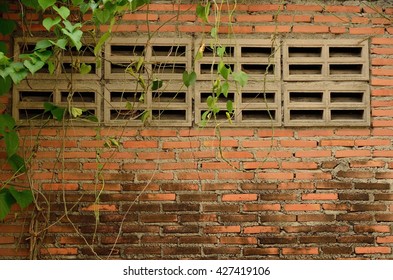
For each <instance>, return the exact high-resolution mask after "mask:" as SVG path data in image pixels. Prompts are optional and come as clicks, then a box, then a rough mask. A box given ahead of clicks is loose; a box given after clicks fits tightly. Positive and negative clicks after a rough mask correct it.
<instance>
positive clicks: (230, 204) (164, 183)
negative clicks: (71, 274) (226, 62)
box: [0, 1, 393, 259]
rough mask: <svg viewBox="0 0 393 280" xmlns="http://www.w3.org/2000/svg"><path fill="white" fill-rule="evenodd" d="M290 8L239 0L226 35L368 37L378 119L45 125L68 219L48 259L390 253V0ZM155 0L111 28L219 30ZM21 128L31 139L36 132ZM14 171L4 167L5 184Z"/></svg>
mask: <svg viewBox="0 0 393 280" xmlns="http://www.w3.org/2000/svg"><path fill="white" fill-rule="evenodd" d="M260 2H264V3H266V2H267V1H260ZM290 2H291V3H293V2H296V1H290ZM300 2H303V3H304V1H300ZM307 2H308V1H307ZM310 2H313V1H310ZM329 2H332V3H334V4H331V5H330V4H329ZM383 2H384V1H381V3H383ZM291 3H288V4H284V5H283V6H281V5H276V4H250V5H246V4H238V5H237V6H236V12H235V13H234V17H233V19H232V21H233V26H232V28H229V27H228V25H227V24H226V22H225V21H228V18H229V17H228V16H225V13H226V12H225V11H224V14H223V17H222V20H223V21H224V23H223V24H222V27H221V29H220V32H222V33H227V32H229V30H232V31H233V32H234V33H237V34H248V35H251V36H253V37H256V36H259V37H261V38H269V37H270V36H271V35H272V34H273V33H274V32H278V33H279V35H280V36H283V37H287V38H322V37H323V38H359V39H369V40H370V42H371V43H370V46H371V47H370V65H371V66H370V67H371V69H370V72H371V75H372V76H371V79H370V84H371V108H372V110H371V114H372V122H371V123H372V124H371V126H370V127H361V128H348V127H326V128H321V127H316V128H312V127H311V128H302V127H299V128H276V129H275V130H274V131H272V129H270V128H247V127H245V128H238V129H234V128H228V129H222V130H221V137H222V138H221V142H220V141H219V140H218V138H217V135H216V132H215V131H214V129H211V128H203V129H198V128H196V127H194V128H182V127H180V128H178V129H175V128H159V129H158V128H153V127H147V128H130V127H128V128H125V129H124V130H123V128H121V127H120V128H119V127H103V128H101V129H95V128H78V127H72V128H69V129H68V130H67V131H66V132H65V133H64V131H63V130H62V129H60V128H45V129H43V130H42V131H40V135H41V136H40V137H39V139H38V141H39V149H38V151H37V154H36V160H35V161H34V165H33V167H32V169H33V173H34V175H33V178H34V184H35V185H36V186H40V187H41V188H42V190H44V191H46V195H47V196H48V197H49V198H50V200H51V217H50V218H51V221H52V222H53V221H56V220H59V222H58V223H56V224H54V225H52V226H51V227H50V228H49V230H48V233H47V234H46V236H45V240H44V243H43V244H44V246H43V249H42V250H41V257H42V258H60V259H65V258H71V259H82V258H95V257H96V255H95V253H96V254H97V255H98V256H100V257H106V256H108V254H110V253H111V257H112V258H123V259H126V258H131V259H134V258H135V259H151V258H153V259H179V258H191V259H210V258H211V259H216V258H219V259H225V258H237V259H247V258H250V259H258V258H261V259H279V258H280V259H337V258H345V259H347V258H365V259H383V258H392V257H393V252H392V247H393V224H392V222H393V212H392V211H393V193H392V179H393V150H392V136H393V119H392V116H393V109H392V104H393V98H392V96H393V88H392V86H393V79H392V75H393V73H392V65H393V56H392V55H393V35H392V33H393V27H392V24H391V21H390V20H388V18H392V17H393V7H388V6H386V5H385V6H384V5H381V6H378V7H376V9H371V8H370V7H368V6H367V5H365V4H362V5H353V6H352V5H349V6H347V5H345V2H341V1H320V2H318V1H315V2H314V3H313V4H291ZM341 3H343V4H341ZM148 8H149V13H148V15H146V9H142V10H141V11H140V12H136V13H135V14H130V15H126V16H125V17H124V18H123V21H121V22H119V24H118V25H117V26H116V27H115V28H114V30H115V31H116V32H135V31H137V32H142V33H143V32H146V31H147V30H148V28H147V24H148V25H149V30H150V31H155V30H159V31H160V32H176V33H180V34H181V33H183V32H187V33H190V32H191V33H193V32H195V34H199V33H200V32H203V31H209V30H210V27H209V26H208V25H207V26H204V25H203V24H202V23H201V22H200V21H199V20H197V18H196V16H195V6H194V5H187V4H183V5H179V6H178V5H172V4H151V5H149V7H148ZM225 9H228V7H224V10H225ZM377 11H381V13H379V12H377ZM10 16H12V17H15V16H16V15H10ZM146 19H147V20H148V23H147V22H146ZM164 22H165V25H163V26H162V27H161V24H163V23H164ZM31 28H32V30H33V31H38V29H39V28H38V27H37V25H35V24H34V22H32V25H31ZM20 133H21V135H22V136H25V137H26V144H27V145H29V144H31V142H30V140H29V139H33V140H34V139H35V137H34V135H36V134H37V133H38V130H33V131H31V130H30V129H22V130H21V131H20ZM31 136H33V137H31ZM109 136H119V137H120V143H121V145H120V149H119V150H118V151H115V150H114V149H108V148H104V142H105V140H106V139H107V138H108V137H109ZM219 147H221V149H222V155H221V154H220V148H219ZM222 156H223V157H224V158H225V161H224V160H223V159H222ZM226 161H229V162H230V164H228V163H227V162H226ZM62 162H63V163H62ZM98 162H99V164H103V170H102V173H101V174H97V168H98ZM63 164H64V168H63V166H62V165H63ZM8 176H9V174H8V173H7V170H4V168H3V169H2V170H1V171H0V178H1V180H5V179H6V178H8ZM97 179H98V180H99V183H98V185H95V183H94V182H95V181H96V180H97ZM102 179H104V180H102ZM103 182H104V183H103ZM101 186H104V189H103V191H102V193H101V194H100V195H99V203H98V205H97V203H96V204H95V201H96V197H97V193H98V192H99V189H100V188H101ZM97 188H98V190H97ZM63 197H66V206H67V207H68V209H69V211H68V216H67V217H65V216H63V215H64V205H65V204H64V203H65V202H64V201H63ZM15 210H16V212H15V213H18V211H17V209H15ZM95 210H99V219H97V220H96V217H95V215H94V211H95ZM15 213H12V215H9V217H7V219H6V221H5V222H3V223H0V258H4V259H9V258H25V257H26V256H27V254H28V241H26V240H25V238H26V237H27V236H28V234H27V233H28V230H29V224H28V221H29V219H28V217H29V215H28V214H27V215H26V214H19V215H16V214H15ZM26 217H27V219H25V218H26ZM70 221H71V222H72V223H70ZM118 233H119V235H117V234H118ZM82 236H83V238H82ZM117 237H118V238H117ZM86 242H87V243H88V244H91V246H90V245H87V244H86ZM16 248H17V249H16ZM91 248H94V251H95V253H93V252H92V250H91ZM112 249H113V250H112ZM111 250H112V251H111Z"/></svg>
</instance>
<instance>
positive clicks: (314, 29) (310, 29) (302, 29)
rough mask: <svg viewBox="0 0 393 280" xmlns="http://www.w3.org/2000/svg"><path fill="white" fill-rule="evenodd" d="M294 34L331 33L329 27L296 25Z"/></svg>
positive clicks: (293, 28)
mask: <svg viewBox="0 0 393 280" xmlns="http://www.w3.org/2000/svg"><path fill="white" fill-rule="evenodd" d="M292 32H294V33H312V34H316V33H329V27H328V26H314V25H311V26H310V25H307V26H302V25H295V26H294V27H292Z"/></svg>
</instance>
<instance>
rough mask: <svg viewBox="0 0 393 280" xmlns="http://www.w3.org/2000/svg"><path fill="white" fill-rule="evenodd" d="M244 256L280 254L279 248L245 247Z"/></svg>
mask: <svg viewBox="0 0 393 280" xmlns="http://www.w3.org/2000/svg"><path fill="white" fill-rule="evenodd" d="M243 254H244V256H260V255H279V254H280V249H279V248H244V250H243Z"/></svg>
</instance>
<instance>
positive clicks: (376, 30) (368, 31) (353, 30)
mask: <svg viewBox="0 0 393 280" xmlns="http://www.w3.org/2000/svg"><path fill="white" fill-rule="evenodd" d="M384 33H385V29H384V28H382V27H350V28H349V34H352V35H375V34H384Z"/></svg>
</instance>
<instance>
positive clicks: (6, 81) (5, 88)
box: [0, 76, 12, 96]
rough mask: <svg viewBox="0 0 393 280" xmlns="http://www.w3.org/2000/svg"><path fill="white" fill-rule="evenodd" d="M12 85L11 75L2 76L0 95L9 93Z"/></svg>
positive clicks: (0, 78)
mask: <svg viewBox="0 0 393 280" xmlns="http://www.w3.org/2000/svg"><path fill="white" fill-rule="evenodd" d="M11 87H12V80H11V78H10V77H9V76H7V77H5V78H3V77H0V96H2V95H4V94H6V93H8V92H9V91H10V90H11Z"/></svg>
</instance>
